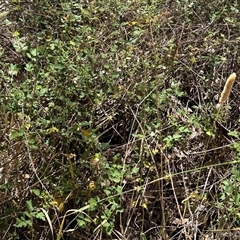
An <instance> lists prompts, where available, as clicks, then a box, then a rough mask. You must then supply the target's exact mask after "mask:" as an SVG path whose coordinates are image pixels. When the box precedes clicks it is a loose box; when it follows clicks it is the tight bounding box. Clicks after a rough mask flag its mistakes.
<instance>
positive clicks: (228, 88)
mask: <svg viewBox="0 0 240 240" xmlns="http://www.w3.org/2000/svg"><path fill="white" fill-rule="evenodd" d="M236 76H237V75H236V73H232V74H231V75H230V76H229V77H228V79H227V81H226V83H225V85H224V88H223V91H222V93H221V96H220V98H219V104H220V105H221V104H223V103H225V102H226V101H227V100H228V98H229V95H230V93H231V91H232V87H233V84H234V82H235V79H236Z"/></svg>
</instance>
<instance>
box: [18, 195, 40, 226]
mask: <svg viewBox="0 0 240 240" xmlns="http://www.w3.org/2000/svg"><path fill="white" fill-rule="evenodd" d="M26 207H27V210H26V211H24V212H23V213H22V215H21V216H20V217H18V218H16V223H15V224H14V226H15V227H17V228H22V227H32V226H33V222H34V220H35V219H41V220H43V221H45V215H44V213H43V212H42V211H41V209H39V208H37V207H35V206H34V205H33V203H32V200H28V201H26Z"/></svg>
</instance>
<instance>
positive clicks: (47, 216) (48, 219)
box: [41, 208, 54, 239]
mask: <svg viewBox="0 0 240 240" xmlns="http://www.w3.org/2000/svg"><path fill="white" fill-rule="evenodd" d="M41 210H42V211H43V213H44V215H45V216H46V218H47V221H48V224H49V227H50V229H51V233H52V239H54V234H53V226H52V222H51V219H50V217H49V215H48V213H47V212H46V210H45V209H43V208H41Z"/></svg>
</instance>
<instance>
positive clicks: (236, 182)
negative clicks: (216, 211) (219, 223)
mask: <svg viewBox="0 0 240 240" xmlns="http://www.w3.org/2000/svg"><path fill="white" fill-rule="evenodd" d="M220 189H221V193H220V196H219V206H220V207H221V209H222V210H223V212H225V215H223V218H224V219H225V220H226V221H230V219H231V221H232V222H234V225H235V226H239V225H240V214H239V211H240V171H239V170H238V169H237V167H236V166H234V167H233V168H232V171H231V176H230V178H229V179H226V180H223V181H222V183H221V185H220Z"/></svg>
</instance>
